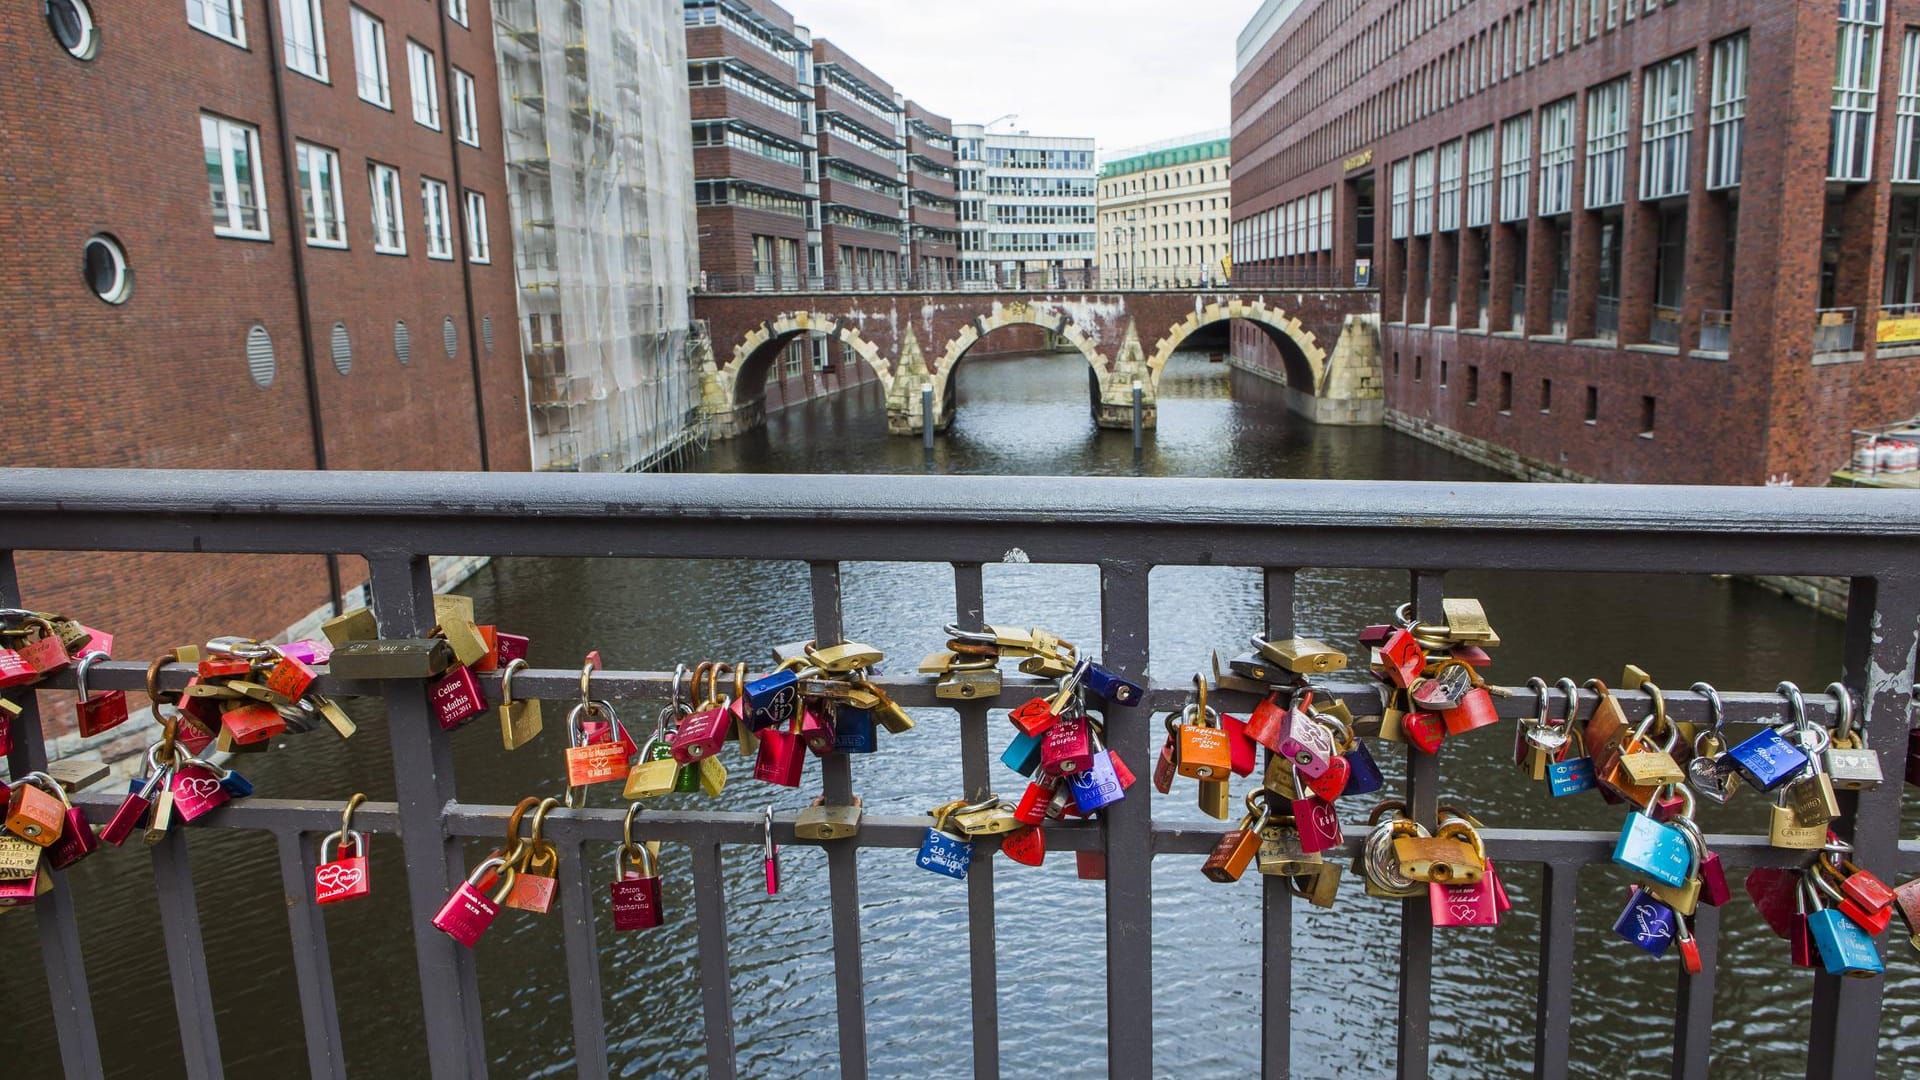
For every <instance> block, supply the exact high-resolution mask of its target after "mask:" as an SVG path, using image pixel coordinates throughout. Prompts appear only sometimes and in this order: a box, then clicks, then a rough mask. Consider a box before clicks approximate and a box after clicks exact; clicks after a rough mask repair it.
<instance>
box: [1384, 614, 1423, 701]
mask: <svg viewBox="0 0 1920 1080" xmlns="http://www.w3.org/2000/svg"><path fill="white" fill-rule="evenodd" d="M1377 662H1378V663H1379V665H1380V669H1381V673H1382V674H1383V675H1385V676H1386V679H1387V681H1388V682H1389V683H1391V684H1393V685H1394V686H1397V687H1399V688H1400V689H1402V690H1406V689H1409V688H1411V687H1412V686H1413V684H1414V681H1415V680H1416V679H1418V678H1419V677H1420V672H1421V670H1422V669H1423V668H1425V667H1426V666H1427V653H1426V650H1424V649H1422V648H1421V647H1420V643H1419V642H1418V641H1417V640H1415V639H1414V636H1413V631H1412V630H1410V629H1408V628H1407V627H1404V626H1403V627H1398V628H1395V629H1394V630H1393V631H1392V632H1390V633H1389V634H1388V635H1387V639H1386V640H1385V641H1384V642H1381V644H1380V645H1379V647H1378V650H1377Z"/></svg>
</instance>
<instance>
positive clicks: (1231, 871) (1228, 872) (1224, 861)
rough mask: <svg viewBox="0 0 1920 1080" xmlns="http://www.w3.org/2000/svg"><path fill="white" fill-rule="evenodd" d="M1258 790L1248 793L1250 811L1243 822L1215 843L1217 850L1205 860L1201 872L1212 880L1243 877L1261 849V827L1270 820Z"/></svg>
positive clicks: (1229, 880)
mask: <svg viewBox="0 0 1920 1080" xmlns="http://www.w3.org/2000/svg"><path fill="white" fill-rule="evenodd" d="M1257 794H1258V792H1251V791H1250V792H1248V793H1247V814H1246V816H1245V817H1243V818H1241V819H1240V826H1239V828H1236V829H1230V830H1228V831H1227V832H1226V833H1225V834H1224V835H1222V836H1221V837H1220V839H1219V840H1218V841H1217V842H1216V843H1215V844H1214V845H1213V851H1212V852H1210V853H1209V854H1208V855H1207V859H1206V862H1205V863H1203V864H1201V867H1200V872H1201V873H1202V874H1204V875H1206V878H1207V880H1208V881H1218V882H1223V883H1224V882H1231V881H1239V880H1240V875H1242V874H1244V873H1246V871H1247V864H1248V863H1251V862H1252V861H1253V857H1254V856H1255V855H1256V854H1258V853H1259V851H1260V830H1261V829H1262V828H1264V827H1265V826H1266V823H1267V808H1266V804H1265V803H1264V802H1263V801H1261V800H1259V799H1256V798H1255V797H1254V796H1255V795H1257Z"/></svg>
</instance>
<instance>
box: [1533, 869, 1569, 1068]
mask: <svg viewBox="0 0 1920 1080" xmlns="http://www.w3.org/2000/svg"><path fill="white" fill-rule="evenodd" d="M1540 874H1541V877H1540V969H1539V971H1538V972H1536V974H1537V976H1538V978H1539V984H1538V985H1539V989H1538V992H1537V995H1536V997H1535V1000H1534V1025H1533V1075H1534V1076H1535V1078H1536V1080H1562V1078H1563V1077H1565V1076H1566V1075H1567V1062H1568V1057H1569V1053H1570V1050H1569V1046H1570V1044H1571V1042H1572V1038H1573V1034H1572V1027H1573V947H1574V935H1575V930H1576V925H1577V924H1576V923H1575V922H1574V908H1575V906H1576V905H1577V903H1578V900H1579V887H1580V864H1579V863H1576V862H1561V863H1551V862H1550V863H1546V864H1544V865H1542V866H1541V868H1540Z"/></svg>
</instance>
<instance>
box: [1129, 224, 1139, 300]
mask: <svg viewBox="0 0 1920 1080" xmlns="http://www.w3.org/2000/svg"><path fill="white" fill-rule="evenodd" d="M1133 218H1134V214H1133V211H1131V210H1129V211H1127V288H1129V289H1131V288H1134V286H1135V284H1136V282H1137V281H1138V277H1137V275H1138V273H1139V271H1138V270H1136V269H1135V266H1136V264H1137V262H1138V260H1137V259H1136V257H1135V255H1136V251H1135V247H1134V237H1135V235H1136V233H1137V230H1136V229H1135V228H1134V224H1133Z"/></svg>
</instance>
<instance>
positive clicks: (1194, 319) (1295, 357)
mask: <svg viewBox="0 0 1920 1080" xmlns="http://www.w3.org/2000/svg"><path fill="white" fill-rule="evenodd" d="M1235 319H1242V320H1245V321H1247V322H1250V323H1252V324H1254V325H1255V326H1258V327H1259V328H1260V329H1261V330H1262V331H1264V332H1265V333H1266V335H1267V337H1268V339H1269V340H1271V341H1272V342H1273V344H1274V347H1275V348H1276V349H1278V350H1279V351H1280V356H1281V358H1282V359H1283V360H1284V361H1285V362H1286V367H1287V385H1288V386H1290V387H1292V388H1293V389H1295V390H1298V391H1300V392H1302V393H1307V394H1314V395H1318V394H1319V393H1320V392H1321V390H1322V389H1323V388H1324V386H1325V384H1326V377H1327V353H1326V350H1325V349H1324V348H1322V347H1321V345H1320V342H1319V340H1318V338H1317V337H1316V336H1315V335H1314V333H1313V331H1311V330H1308V329H1306V328H1305V327H1303V326H1301V325H1300V320H1299V319H1297V318H1294V317H1293V316H1290V315H1288V314H1287V313H1286V312H1285V311H1283V310H1281V309H1279V308H1274V307H1268V306H1267V302H1266V301H1265V300H1258V299H1256V300H1251V301H1242V300H1231V301H1228V302H1227V303H1224V304H1222V303H1218V302H1214V303H1210V304H1208V305H1207V306H1206V307H1204V308H1201V309H1200V310H1198V311H1194V312H1190V313H1189V314H1188V315H1187V317H1186V318H1185V319H1182V320H1181V321H1179V322H1177V323H1175V324H1173V326H1171V327H1169V328H1168V330H1167V333H1166V336H1164V337H1162V338H1161V339H1160V340H1159V342H1158V343H1157V344H1155V345H1154V347H1153V352H1152V354H1150V355H1149V356H1148V357H1147V374H1148V377H1149V378H1150V379H1151V380H1152V383H1153V386H1154V388H1155V390H1156V391H1157V390H1158V389H1159V386H1160V372H1161V370H1162V369H1163V368H1165V367H1166V366H1167V361H1168V360H1170V359H1172V357H1173V354H1174V353H1175V352H1176V351H1178V350H1179V348H1180V346H1181V345H1182V344H1183V343H1185V342H1186V340H1187V339H1188V338H1189V337H1192V336H1193V335H1194V334H1195V333H1198V332H1199V331H1201V330H1204V329H1206V328H1207V327H1209V326H1216V325H1219V324H1220V323H1225V322H1232V321H1233V320H1235Z"/></svg>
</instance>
